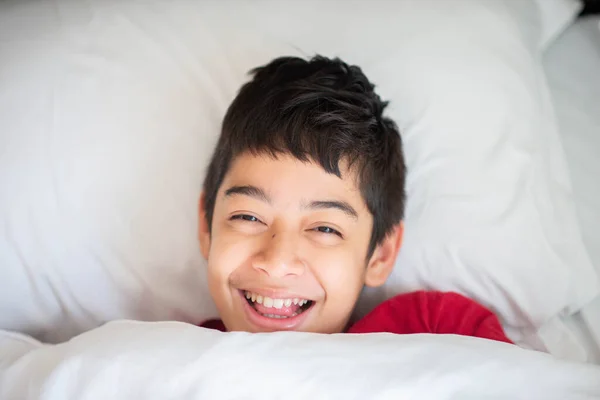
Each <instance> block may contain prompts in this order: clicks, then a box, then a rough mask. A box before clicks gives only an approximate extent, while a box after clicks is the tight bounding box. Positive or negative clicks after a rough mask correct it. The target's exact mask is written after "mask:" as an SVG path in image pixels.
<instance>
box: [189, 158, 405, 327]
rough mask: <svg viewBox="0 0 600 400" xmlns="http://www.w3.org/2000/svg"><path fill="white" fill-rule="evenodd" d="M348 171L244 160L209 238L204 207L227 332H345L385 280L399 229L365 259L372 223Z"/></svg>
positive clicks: (204, 240)
mask: <svg viewBox="0 0 600 400" xmlns="http://www.w3.org/2000/svg"><path fill="white" fill-rule="evenodd" d="M341 171H342V178H341V179H340V178H338V177H337V176H335V175H333V174H328V173H327V172H325V171H324V170H323V169H322V168H321V167H320V166H319V165H317V164H314V163H311V162H306V163H303V162H301V161H299V160H297V159H295V158H293V157H291V156H286V155H280V156H278V157H277V158H272V157H269V156H254V155H251V154H243V155H240V156H239V157H237V158H236V159H235V161H234V162H233V163H232V165H231V168H230V170H229V171H228V173H227V174H226V176H225V178H224V180H223V183H222V185H221V187H220V189H219V192H218V193H217V198H216V202H215V208H214V212H213V220H212V232H211V233H209V229H208V226H207V223H206V218H205V214H204V207H203V199H202V200H201V205H200V210H201V212H200V228H199V234H200V243H201V249H202V252H203V254H204V256H205V257H206V258H207V260H208V282H209V287H210V291H211V295H212V297H213V299H214V301H215V303H216V305H217V308H218V310H219V313H220V316H221V318H222V320H223V323H224V324H225V326H226V327H227V329H228V330H229V331H248V332H270V331H280V330H294V331H304V332H320V333H336V332H341V331H343V330H344V328H345V326H346V324H347V323H348V320H349V318H350V316H351V313H352V311H353V309H354V305H355V303H356V301H357V299H358V296H359V294H360V292H361V290H362V288H363V286H364V285H365V284H367V285H370V286H378V285H381V284H383V283H384V282H385V280H386V278H387V277H388V275H389V273H390V272H391V269H392V267H393V263H394V259H395V257H396V254H397V252H398V249H399V246H400V242H401V238H402V226H401V225H399V226H397V227H396V229H395V230H394V232H393V234H391V235H389V236H388V237H387V238H386V239H385V240H384V243H383V244H381V245H379V246H378V247H377V248H376V250H375V252H374V254H373V255H372V256H371V257H370V258H369V259H368V260H367V250H368V245H369V241H370V238H371V231H372V226H373V218H372V215H371V213H370V212H369V211H368V209H367V207H366V205H365V203H364V200H363V198H362V196H361V194H360V191H359V190H358V187H357V185H356V182H357V179H356V174H355V173H354V172H353V171H351V170H348V169H346V168H342V169H341Z"/></svg>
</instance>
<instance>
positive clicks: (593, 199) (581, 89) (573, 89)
mask: <svg viewBox="0 0 600 400" xmlns="http://www.w3.org/2000/svg"><path fill="white" fill-rule="evenodd" d="M599 24H600V18H599V17H597V16H590V17H586V18H583V19H580V20H579V21H578V22H577V23H576V24H575V25H573V26H572V27H570V28H569V29H568V30H567V31H566V32H565V34H564V35H563V36H561V37H560V38H559V39H558V40H557V41H556V42H555V43H554V44H553V45H552V46H551V47H550V48H549V50H548V53H547V54H546V57H545V59H544V68H545V70H546V74H547V76H548V82H549V86H550V89H551V93H552V97H553V103H554V107H555V110H556V115H557V118H558V123H559V127H560V133H561V139H562V142H563V146H564V149H565V154H566V158H567V162H568V166H569V172H570V174H571V182H572V185H573V194H574V199H575V203H576V207H577V213H578V217H579V222H580V226H581V228H582V231H583V240H584V242H585V245H586V248H587V250H588V252H589V254H590V257H591V259H592V263H593V264H594V265H595V267H596V269H597V270H598V271H599V272H600V229H599V227H600V185H599V184H598V177H599V176H600V157H599V156H598V154H600V73H599V71H600V25H599ZM551 323H552V324H554V326H558V325H562V327H565V328H567V329H568V331H564V332H562V333H561V334H556V335H555V334H553V331H554V332H556V331H557V330H553V329H551V328H549V329H546V332H545V333H546V337H545V338H543V341H544V342H545V343H546V345H547V346H548V350H549V351H550V352H552V353H553V354H556V355H560V356H561V357H565V358H570V359H578V360H585V361H588V362H594V363H597V364H600V296H599V297H598V298H596V300H595V301H593V302H592V303H590V304H589V305H587V306H586V307H584V308H583V310H582V311H580V312H579V313H577V314H575V315H572V316H570V317H561V318H559V319H557V320H555V321H551Z"/></svg>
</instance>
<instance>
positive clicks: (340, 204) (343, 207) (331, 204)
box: [304, 200, 358, 219]
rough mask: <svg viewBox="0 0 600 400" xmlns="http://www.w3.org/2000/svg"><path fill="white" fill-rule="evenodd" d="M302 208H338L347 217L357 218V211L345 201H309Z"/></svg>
mask: <svg viewBox="0 0 600 400" xmlns="http://www.w3.org/2000/svg"><path fill="white" fill-rule="evenodd" d="M304 208H309V209H311V210H323V209H334V210H340V211H342V212H343V213H345V214H346V215H348V216H349V217H351V218H352V219H358V213H357V212H356V210H355V209H354V208H353V207H352V206H351V205H350V204H348V203H346V202H345V201H336V200H329V201H311V202H310V203H309V204H308V205H307V206H305V207H304Z"/></svg>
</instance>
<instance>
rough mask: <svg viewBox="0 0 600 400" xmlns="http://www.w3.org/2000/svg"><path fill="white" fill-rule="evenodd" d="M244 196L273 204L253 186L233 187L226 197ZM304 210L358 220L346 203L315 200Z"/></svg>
mask: <svg viewBox="0 0 600 400" xmlns="http://www.w3.org/2000/svg"><path fill="white" fill-rule="evenodd" d="M235 195H242V196H248V197H252V198H255V199H257V200H260V201H264V202H265V203H268V204H272V201H271V197H269V195H268V194H267V192H265V191H264V190H263V189H261V188H259V187H257V186H253V185H243V186H232V187H230V188H229V189H227V190H226V191H225V197H231V196H235ZM302 208H304V209H310V210H326V209H334V210H339V211H342V212H343V213H344V214H346V215H347V216H349V217H351V218H352V219H358V212H356V210H355V209H354V207H352V206H351V205H350V204H348V203H347V202H345V201H338V200H315V201H311V202H310V203H308V204H305V205H303V206H302Z"/></svg>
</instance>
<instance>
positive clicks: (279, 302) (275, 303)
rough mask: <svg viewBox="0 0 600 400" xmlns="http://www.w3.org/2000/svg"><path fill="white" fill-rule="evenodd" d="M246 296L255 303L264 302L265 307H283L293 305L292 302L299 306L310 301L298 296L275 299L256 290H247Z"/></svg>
mask: <svg viewBox="0 0 600 400" xmlns="http://www.w3.org/2000/svg"><path fill="white" fill-rule="evenodd" d="M244 296H245V297H246V298H247V299H248V300H250V301H252V302H253V303H258V304H262V305H263V306H264V307H268V308H271V307H273V308H276V309H281V308H283V307H284V306H285V307H291V305H292V304H294V305H299V306H303V305H305V304H307V303H308V302H309V300H306V299H299V298H297V297H295V298H293V299H290V298H287V299H274V298H271V297H267V296H262V295H260V294H256V293H254V292H249V291H246V292H245V293H244ZM269 315H271V314H269Z"/></svg>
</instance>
